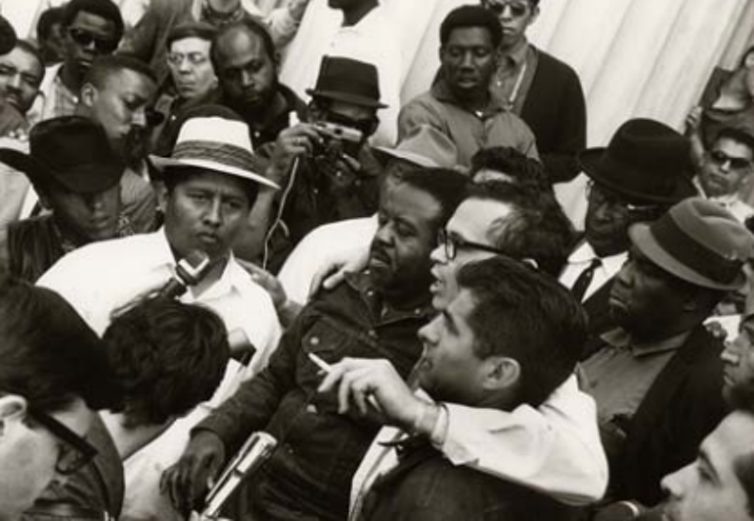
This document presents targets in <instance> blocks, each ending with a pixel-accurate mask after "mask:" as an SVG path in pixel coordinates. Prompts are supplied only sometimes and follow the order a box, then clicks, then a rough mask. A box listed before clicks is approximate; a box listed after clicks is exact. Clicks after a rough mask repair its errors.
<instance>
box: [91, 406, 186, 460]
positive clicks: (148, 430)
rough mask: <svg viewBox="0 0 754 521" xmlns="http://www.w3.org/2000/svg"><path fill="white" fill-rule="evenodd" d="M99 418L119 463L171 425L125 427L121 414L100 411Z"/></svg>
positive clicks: (170, 422)
mask: <svg viewBox="0 0 754 521" xmlns="http://www.w3.org/2000/svg"><path fill="white" fill-rule="evenodd" d="M99 416H100V419H101V420H102V422H103V423H104V424H105V427H107V432H108V433H109V434H110V437H111V438H112V439H113V443H114V444H115V448H116V449H117V451H118V455H120V459H121V461H125V460H126V459H128V458H129V457H130V456H131V455H133V454H134V453H135V452H137V451H138V450H139V449H141V448H142V447H143V446H144V445H146V444H147V443H149V442H151V441H152V440H154V439H155V438H156V437H157V436H159V435H160V434H162V433H163V432H165V429H167V428H168V427H169V426H170V425H171V424H172V423H173V422H172V421H168V422H165V423H164V424H161V425H145V426H139V427H127V426H126V424H127V421H126V417H125V416H124V415H123V414H122V413H114V412H112V411H100V413H99Z"/></svg>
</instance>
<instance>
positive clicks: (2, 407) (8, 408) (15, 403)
mask: <svg viewBox="0 0 754 521" xmlns="http://www.w3.org/2000/svg"><path fill="white" fill-rule="evenodd" d="M28 409H29V404H28V402H27V401H26V399H25V398H24V397H22V396H19V395H17V394H6V395H3V396H0V440H1V439H2V437H3V436H4V435H5V433H6V430H7V428H8V423H9V422H11V421H19V420H21V419H23V417H24V416H25V415H26V412H27V411H28Z"/></svg>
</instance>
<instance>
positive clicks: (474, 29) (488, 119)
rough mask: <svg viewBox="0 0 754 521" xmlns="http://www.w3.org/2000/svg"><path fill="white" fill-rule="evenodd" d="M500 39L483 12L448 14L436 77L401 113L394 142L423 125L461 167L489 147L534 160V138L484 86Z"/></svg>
mask: <svg viewBox="0 0 754 521" xmlns="http://www.w3.org/2000/svg"><path fill="white" fill-rule="evenodd" d="M502 37H503V34H502V29H501V28H500V24H499V23H498V21H497V18H495V15H493V14H492V13H491V12H489V11H487V10H486V9H484V8H483V7H480V6H472V5H464V6H461V7H458V8H457V9H454V10H453V11H451V12H450V13H449V14H448V16H446V17H445V19H444V20H443V22H442V25H441V26H440V63H441V67H440V77H439V78H438V80H437V81H436V82H435V84H434V85H432V88H431V89H430V90H429V91H428V92H425V93H424V94H421V95H419V96H417V97H416V98H414V99H413V100H411V101H410V102H408V103H407V104H406V105H405V106H404V107H403V108H402V109H401V112H400V115H399V116H398V140H399V141H400V140H401V139H403V136H405V135H406V134H407V133H408V132H409V131H410V130H411V129H412V128H413V127H415V126H417V125H422V124H426V125H431V126H433V127H435V128H436V129H437V130H439V131H441V132H443V133H444V134H446V135H447V136H448V137H449V138H450V139H451V140H452V141H453V142H454V143H455V145H456V148H457V149H458V162H459V164H461V165H462V166H469V165H470V164H471V158H472V156H473V155H474V154H475V153H476V152H477V151H478V150H479V149H482V148H486V147H490V146H510V147H512V148H515V149H516V150H518V151H519V152H522V153H524V154H526V155H527V156H529V157H533V158H535V159H539V154H538V153H537V145H536V142H535V139H534V134H532V132H531V130H529V127H528V126H526V123H524V122H523V121H522V120H521V119H520V118H519V117H518V116H516V115H515V114H513V113H512V112H510V111H509V110H507V108H506V107H505V106H504V103H503V100H502V99H501V98H499V97H498V95H497V94H496V93H495V92H494V91H493V90H492V88H491V86H490V81H491V78H492V76H493V75H494V74H495V69H496V67H497V51H496V49H497V47H498V45H500V42H501V40H502Z"/></svg>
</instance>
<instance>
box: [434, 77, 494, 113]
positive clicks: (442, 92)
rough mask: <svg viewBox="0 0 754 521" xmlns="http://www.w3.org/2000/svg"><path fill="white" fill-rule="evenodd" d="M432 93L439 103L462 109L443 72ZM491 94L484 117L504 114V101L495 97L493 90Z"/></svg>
mask: <svg viewBox="0 0 754 521" xmlns="http://www.w3.org/2000/svg"><path fill="white" fill-rule="evenodd" d="M430 92H431V93H432V96H434V97H435V98H436V99H437V100H438V101H442V102H444V103H450V104H451V105H455V106H456V107H461V104H460V102H459V101H458V98H456V97H455V95H454V94H453V92H452V91H451V90H450V86H449V85H448V82H447V81H446V80H445V78H443V77H442V72H441V73H440V78H439V79H438V80H437V81H436V82H435V84H434V85H432V88H431V91H430ZM489 94H490V96H489V102H488V103H487V107H485V109H484V110H483V111H482V112H483V116H489V115H491V114H494V113H497V112H504V111H505V103H504V102H503V100H502V99H500V98H499V97H497V96H495V94H494V93H493V91H492V90H489ZM464 110H466V109H464ZM469 112H470V111H469Z"/></svg>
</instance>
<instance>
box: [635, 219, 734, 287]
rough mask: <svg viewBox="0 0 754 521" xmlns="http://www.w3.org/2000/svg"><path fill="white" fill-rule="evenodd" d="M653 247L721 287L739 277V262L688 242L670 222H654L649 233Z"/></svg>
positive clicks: (681, 232)
mask: <svg viewBox="0 0 754 521" xmlns="http://www.w3.org/2000/svg"><path fill="white" fill-rule="evenodd" d="M650 233H651V234H652V235H653V236H654V238H655V241H657V244H659V245H660V246H661V247H662V249H664V250H665V251H666V252H667V253H668V254H669V255H671V256H672V257H674V258H675V259H676V260H678V261H679V262H680V263H681V264H683V265H684V266H686V267H687V268H689V269H690V270H693V271H695V272H697V273H698V274H700V275H702V276H704V277H706V278H708V279H710V280H713V281H715V282H718V283H722V284H732V283H733V282H734V281H735V280H736V277H738V276H739V274H740V273H741V268H742V267H743V261H741V260H738V259H726V258H725V257H723V256H722V255H719V254H717V253H715V252H714V251H712V250H709V249H708V248H705V247H704V246H703V245H701V244H699V243H698V242H697V241H695V240H694V239H693V238H691V237H690V236H689V235H688V234H687V233H686V232H685V231H684V230H683V229H682V228H681V227H680V226H678V223H676V222H675V220H674V219H660V220H659V221H656V222H655V223H654V224H653V225H652V227H651V232H650Z"/></svg>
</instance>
